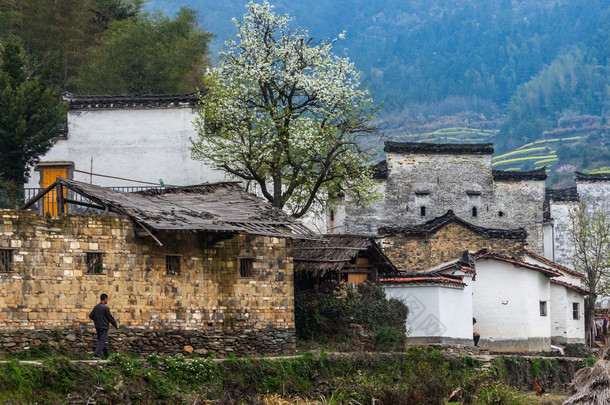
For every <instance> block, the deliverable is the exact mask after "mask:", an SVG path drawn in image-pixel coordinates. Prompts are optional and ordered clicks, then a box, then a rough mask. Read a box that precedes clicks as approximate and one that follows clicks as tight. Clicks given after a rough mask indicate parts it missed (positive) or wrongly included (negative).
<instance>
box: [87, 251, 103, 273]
mask: <svg viewBox="0 0 610 405" xmlns="http://www.w3.org/2000/svg"><path fill="white" fill-rule="evenodd" d="M103 270H104V262H103V261H102V253H101V252H87V273H89V274H101V273H102V271H103Z"/></svg>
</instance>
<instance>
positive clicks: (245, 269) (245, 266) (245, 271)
mask: <svg viewBox="0 0 610 405" xmlns="http://www.w3.org/2000/svg"><path fill="white" fill-rule="evenodd" d="M253 262H254V260H253V259H239V276H240V277H252V268H253V267H254V266H253Z"/></svg>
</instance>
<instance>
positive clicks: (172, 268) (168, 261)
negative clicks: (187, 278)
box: [165, 255, 180, 276]
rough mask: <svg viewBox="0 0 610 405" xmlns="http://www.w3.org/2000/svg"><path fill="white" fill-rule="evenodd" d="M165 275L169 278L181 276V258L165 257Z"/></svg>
mask: <svg viewBox="0 0 610 405" xmlns="http://www.w3.org/2000/svg"><path fill="white" fill-rule="evenodd" d="M165 274H166V275H168V276H179V275H180V256H170V255H167V256H165Z"/></svg>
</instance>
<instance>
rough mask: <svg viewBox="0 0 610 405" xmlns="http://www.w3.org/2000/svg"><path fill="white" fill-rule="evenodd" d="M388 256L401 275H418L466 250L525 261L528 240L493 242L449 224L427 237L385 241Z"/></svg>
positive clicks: (408, 237) (500, 239)
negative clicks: (418, 272) (405, 273)
mask: <svg viewBox="0 0 610 405" xmlns="http://www.w3.org/2000/svg"><path fill="white" fill-rule="evenodd" d="M382 246H383V250H384V252H385V254H386V255H387V256H388V257H389V258H390V260H392V262H393V263H394V264H395V265H396V266H397V267H398V269H399V270H400V271H406V272H417V271H426V270H427V269H429V268H431V267H434V266H437V265H439V264H441V263H445V262H449V261H452V260H456V259H459V258H460V257H461V256H462V253H463V252H464V251H465V250H468V251H471V252H472V251H477V250H480V249H488V250H489V251H490V252H493V253H498V254H502V255H506V256H509V257H516V258H522V255H523V252H522V250H523V248H524V247H525V246H526V242H525V240H524V239H510V238H491V237H489V236H485V235H482V234H479V233H477V232H474V231H473V230H471V229H469V228H467V227H466V226H464V225H462V224H459V223H455V222H452V223H449V224H447V225H446V226H444V227H443V228H441V229H439V230H438V231H437V232H435V233H433V234H430V235H428V236H426V237H422V236H413V235H403V234H397V235H392V236H386V237H385V238H384V239H383V241H382Z"/></svg>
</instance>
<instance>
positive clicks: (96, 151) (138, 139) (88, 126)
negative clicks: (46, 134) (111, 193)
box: [26, 106, 225, 187]
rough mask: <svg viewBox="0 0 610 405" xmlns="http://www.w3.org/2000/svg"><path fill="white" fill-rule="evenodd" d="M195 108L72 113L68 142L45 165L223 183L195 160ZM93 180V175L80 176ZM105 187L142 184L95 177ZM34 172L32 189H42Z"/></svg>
mask: <svg viewBox="0 0 610 405" xmlns="http://www.w3.org/2000/svg"><path fill="white" fill-rule="evenodd" d="M195 117H196V114H195V112H194V110H193V108H192V107H190V106H183V107H172V108H132V109H92V110H89V111H84V110H83V111H69V112H68V139H60V140H58V141H57V142H56V143H55V145H54V146H53V147H52V148H51V150H50V151H49V152H48V153H47V154H46V155H45V156H43V157H42V158H41V159H40V160H41V161H54V160H61V161H72V162H74V168H75V169H77V170H82V171H87V172H88V171H89V170H90V168H91V158H93V172H94V173H99V174H104V175H110V176H115V177H123V178H129V179H134V180H140V181H146V182H151V183H158V182H159V179H163V181H164V183H165V184H168V185H179V186H182V185H192V184H199V183H204V182H214V181H221V180H224V179H225V175H224V173H222V172H220V171H216V170H213V169H211V168H209V167H207V166H205V165H204V164H202V163H201V162H198V161H194V160H192V159H191V157H190V151H189V146H190V144H189V137H195V136H196V131H195V128H194V126H193V120H194V119H195ZM74 179H75V180H79V181H84V182H89V175H88V174H83V173H74ZM93 183H94V184H97V185H100V186H138V185H142V184H138V183H133V182H128V181H122V180H117V179H109V178H104V177H96V176H93ZM40 184H41V183H40V176H39V173H38V172H34V171H31V172H30V179H29V182H28V184H27V185H26V187H40Z"/></svg>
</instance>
